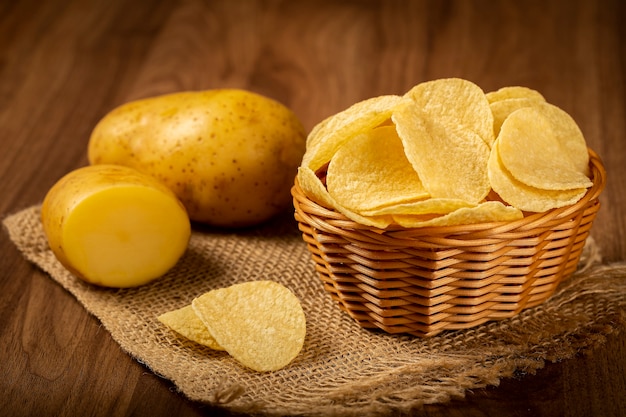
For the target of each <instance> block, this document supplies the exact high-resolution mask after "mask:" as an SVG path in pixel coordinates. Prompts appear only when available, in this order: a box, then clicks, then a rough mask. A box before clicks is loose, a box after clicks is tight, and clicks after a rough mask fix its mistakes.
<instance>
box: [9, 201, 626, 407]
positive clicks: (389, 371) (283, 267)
mask: <svg viewBox="0 0 626 417" xmlns="http://www.w3.org/2000/svg"><path fill="white" fill-rule="evenodd" d="M4 225H5V227H6V230H7V231H8V233H9V236H10V238H11V239H12V241H13V242H14V243H15V245H16V246H17V247H18V248H19V250H20V251H21V252H22V253H23V254H24V256H25V257H26V258H27V259H28V260H29V261H31V262H33V263H35V264H36V265H37V266H39V267H40V268H41V269H42V270H44V271H45V272H47V273H48V274H50V276H51V277H52V279H54V280H55V281H57V282H58V283H59V284H60V285H62V286H63V287H64V288H65V289H67V290H68V291H69V292H70V293H72V294H73V295H74V296H75V297H76V298H77V300H78V301H79V302H80V303H81V304H82V305H83V306H84V307H85V309H87V310H88V311H89V312H90V313H91V314H93V315H94V316H96V317H97V318H98V319H99V320H100V321H101V322H102V324H103V326H104V327H105V328H106V329H107V330H108V331H109V332H110V333H111V335H112V337H113V338H114V339H115V340H116V341H117V342H118V343H119V344H120V346H121V347H122V349H123V350H124V351H126V352H127V353H128V354H129V355H131V356H132V357H134V358H135V359H136V360H137V361H139V362H141V363H142V364H144V365H146V366H147V367H148V368H150V370H152V371H153V372H154V373H156V374H158V375H160V376H162V377H164V378H168V379H169V380H171V381H173V383H174V384H175V385H176V387H177V388H178V389H179V390H180V392H181V393H182V394H184V395H185V396H187V397H188V398H190V399H192V400H197V401H201V402H206V403H210V404H212V405H217V406H220V407H223V408H225V409H229V410H232V411H237V412H246V413H259V414H270V415H338V414H341V415H374V414H380V415H383V414H387V413H390V412H398V411H407V410H409V409H413V408H418V407H420V406H421V405H423V404H432V403H444V402H446V401H449V400H450V399H452V398H459V397H463V395H464V393H465V391H466V390H469V389H476V388H480V387H485V386H488V385H498V383H499V381H500V379H501V378H505V377H512V376H513V377H521V375H523V374H524V373H533V372H534V371H536V370H537V369H539V368H541V367H543V366H544V364H545V361H560V360H563V359H566V358H571V357H572V356H574V355H576V354H577V353H578V352H581V351H585V350H589V349H592V348H594V347H595V346H598V345H599V344H601V343H603V342H604V340H605V337H606V335H607V334H609V333H611V332H615V331H617V330H619V329H620V328H623V326H624V324H625V323H626V318H625V317H626V263H623V262H622V263H615V264H608V265H607V264H603V263H602V262H601V259H600V255H599V253H598V251H597V245H595V244H594V242H593V241H592V240H590V239H589V240H588V242H587V247H586V250H585V253H584V255H583V259H582V261H581V265H580V266H579V270H578V272H577V273H576V274H575V275H574V276H573V277H571V278H570V279H569V280H567V281H565V282H564V283H562V284H561V286H560V287H559V289H558V291H557V293H556V294H555V295H554V296H553V297H552V298H550V299H549V300H548V301H547V302H545V303H544V304H542V305H541V306H539V307H536V308H533V309H530V310H526V311H525V312H523V313H522V314H520V315H519V316H517V317H515V318H513V319H508V320H504V321H499V322H492V323H488V324H485V325H481V326H479V327H476V328H473V329H470V330H465V331H456V332H445V333H442V334H439V335H437V336H434V337H432V338H428V339H420V338H416V337H413V336H406V335H404V336H391V335H388V334H385V333H382V332H375V331H370V330H364V329H362V328H360V327H359V326H358V325H357V324H356V323H355V322H354V321H353V320H352V319H351V318H349V317H348V315H347V314H346V313H343V312H342V311H341V310H339V308H338V307H336V306H335V304H334V302H333V301H332V300H331V299H330V296H329V295H327V294H326V293H325V292H324V290H323V289H322V284H321V281H320V280H319V279H318V278H317V275H316V272H315V270H314V267H313V263H312V260H311V259H310V256H309V253H308V252H307V249H306V245H305V244H304V242H303V241H302V239H301V236H300V234H299V232H298V230H297V227H296V224H295V221H293V219H292V218H290V217H289V216H285V217H284V218H282V219H279V220H277V221H275V222H273V223H270V224H268V225H266V226H264V227H261V228H257V229H254V230H248V231H240V232H232V233H226V232H219V231H214V230H208V229H207V230H199V229H197V228H196V230H195V231H194V233H193V236H192V238H191V242H190V245H189V249H188V251H187V253H186V255H185V256H184V257H183V258H182V259H181V261H180V262H179V263H178V265H177V266H176V267H175V268H174V269H173V270H172V271H170V272H169V273H168V274H167V275H166V276H164V277H163V278H162V279H159V280H157V281H156V282H154V283H152V284H149V285H146V286H143V287H140V288H136V289H129V290H107V289H101V288H96V287H93V286H90V285H87V284H84V283H83V282H81V281H79V280H77V279H76V278H75V277H74V276H72V275H71V274H69V273H68V272H67V271H66V270H65V269H64V268H63V267H62V266H61V265H60V264H59V263H58V262H57V261H56V259H55V258H54V256H53V254H52V252H51V251H50V250H49V248H48V246H47V243H46V240H45V237H44V235H43V231H42V229H41V226H40V223H39V207H38V206H36V207H31V208H28V209H25V210H23V211H20V212H18V213H16V214H13V215H11V216H9V217H6V218H5V219H4ZM259 279H270V280H275V281H278V282H281V283H283V284H285V285H286V286H287V287H289V288H290V289H291V290H292V291H293V292H294V293H295V294H296V295H297V296H298V297H299V298H300V300H301V301H302V305H303V308H304V311H305V314H306V317H307V336H306V340H305V345H304V348H303V350H302V352H301V353H300V355H299V356H298V357H297V358H296V359H295V360H294V362H292V364H291V365H289V366H288V367H286V368H284V369H282V370H280V371H277V372H273V373H257V372H253V371H249V370H247V369H244V368H243V367H242V366H240V365H239V364H238V363H236V362H235V361H234V360H233V359H232V358H231V357H230V356H229V355H228V354H226V353H224V352H216V351H211V350H210V349H208V348H204V347H202V346H199V345H196V344H194V343H192V342H188V341H185V340H183V339H181V338H180V337H178V336H177V335H176V334H174V333H173V332H171V331H170V330H168V329H167V328H165V327H164V326H163V325H162V324H160V323H159V322H158V321H157V316H158V315H159V314H161V313H163V312H165V311H168V310H172V309H175V308H179V307H182V306H184V305H187V304H189V303H190V302H191V300H192V299H193V298H194V297H196V296H198V295H200V294H202V293H203V292H205V291H208V290H210V289H212V288H217V287H225V286H228V285H231V284H234V283H237V282H243V281H250V280H259Z"/></svg>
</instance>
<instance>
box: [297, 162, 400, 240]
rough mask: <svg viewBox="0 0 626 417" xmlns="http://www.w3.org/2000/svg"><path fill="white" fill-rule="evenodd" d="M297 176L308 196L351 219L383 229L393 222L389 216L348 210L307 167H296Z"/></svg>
mask: <svg viewBox="0 0 626 417" xmlns="http://www.w3.org/2000/svg"><path fill="white" fill-rule="evenodd" d="M297 177H298V183H299V184H300V188H301V189H302V192H303V193H304V194H305V195H306V196H307V197H308V198H310V199H311V200H313V201H315V202H316V203H317V204H319V205H321V206H324V207H326V208H329V209H335V210H337V211H338V212H339V213H341V214H343V215H344V216H346V217H347V218H349V219H350V220H352V221H355V222H357V223H360V224H364V225H366V226H372V227H376V228H379V229H384V228H386V227H387V226H389V225H390V224H391V223H392V222H393V219H392V218H391V216H384V215H381V216H369V217H368V216H363V215H360V214H357V213H355V212H353V211H352V210H348V209H347V208H345V207H343V206H342V205H341V204H339V203H337V202H336V201H335V200H334V199H333V198H332V197H331V195H330V194H329V193H328V190H327V189H326V187H325V186H324V184H322V182H321V181H320V179H319V177H318V176H317V175H315V173H314V172H313V171H312V170H311V169H309V168H307V167H300V168H298V175H297Z"/></svg>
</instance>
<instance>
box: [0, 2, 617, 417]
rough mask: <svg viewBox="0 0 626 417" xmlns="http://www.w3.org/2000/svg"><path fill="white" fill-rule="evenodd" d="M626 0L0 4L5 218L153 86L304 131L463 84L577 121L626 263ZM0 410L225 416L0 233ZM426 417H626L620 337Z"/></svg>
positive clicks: (604, 239) (599, 232)
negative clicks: (261, 109) (139, 352)
mask: <svg viewBox="0 0 626 417" xmlns="http://www.w3.org/2000/svg"><path fill="white" fill-rule="evenodd" d="M625 74H626V2H624V1H620V0H562V1H559V0H537V1H531V0H518V1H515V0H511V1H507V0H415V1H410V0H406V1H402V0H387V1H384V0H352V1H332V0H315V1H314V0H302V1H274V0H240V1H238V0H215V1H209V0H206V1H202V0H172V1H151V0H134V1H123V0H74V1H69V0H68V1H63V0H51V1H40V0H0V214H1V215H2V216H3V217H4V216H6V215H7V214H9V213H12V212H15V211H17V210H19V209H22V208H25V207H28V206H31V205H33V204H36V203H39V202H40V201H41V200H42V198H43V196H44V195H45V193H46V191H47V190H48V188H49V187H50V186H51V185H52V184H53V183H54V182H55V181H56V180H57V179H58V178H60V177H61V176H62V175H63V174H65V173H67V172H68V171H70V170H71V169H74V168H77V167H79V166H82V165H85V164H86V162H87V161H86V145H87V140H88V137H89V134H90V131H91V130H92V128H93V127H94V125H95V123H96V122H97V121H98V120H99V119H100V118H101V117H102V116H103V115H104V114H105V113H106V112H108V111H109V110H111V109H112V108H113V107H115V106H117V105H119V104H121V103H123V102H126V101H129V100H133V99H137V98H140V97H146V96H151V95H156V94H160V93H166V92H172V91H178V90H195V89H207V88H217V87H239V88H245V89H249V90H252V91H256V92H259V93H261V94H265V95H267V96H270V97H273V98H275V99H277V100H279V101H281V102H283V103H284V104H286V105H288V106H289V107H291V108H292V109H293V110H294V111H295V112H296V114H297V115H298V116H299V117H300V118H301V120H302V121H303V123H304V124H305V126H306V128H307V129H310V128H311V127H312V126H313V125H314V124H316V123H317V122H318V121H320V120H321V119H323V118H324V117H326V116H328V115H330V114H332V113H335V112H337V111H339V110H342V109H343V108H345V107H347V106H349V105H350V104H352V103H354V102H356V101H358V100H362V99H365V98H368V97H371V96H375V95H380V94H394V93H395V94H402V93H404V92H405V91H406V90H408V89H409V88H410V87H412V86H413V85H415V84H417V83H418V82H421V81H425V80H429V79H435V78H443V77H452V76H455V77H462V78H466V79H469V80H472V81H474V82H475V83H477V84H478V85H480V86H481V87H482V88H483V89H484V90H486V91H489V90H493V89H497V88H499V87H502V86H505V85H524V86H528V87H531V88H535V89H537V90H539V91H540V92H542V93H543V94H544V95H545V96H546V98H547V99H548V100H549V101H550V102H552V103H554V104H556V105H558V106H560V107H561V108H563V109H564V110H566V111H567V112H569V113H570V114H571V115H572V116H573V117H574V118H575V119H576V120H577V121H578V123H579V125H580V128H581V129H582V131H583V132H584V134H585V135H586V138H587V141H588V144H589V146H591V147H592V148H593V149H594V150H596V151H597V152H598V153H599V154H600V155H601V157H602V158H603V160H604V163H605V165H606V168H607V171H608V175H609V183H608V186H607V188H606V191H605V193H604V194H603V196H602V203H603V207H602V210H601V212H600V214H599V217H598V219H597V221H596V224H595V226H594V230H593V235H594V237H595V238H596V240H597V241H598V242H599V243H600V245H601V248H602V251H603V254H604V257H605V260H606V261H618V260H622V261H623V260H625V259H626V239H625V236H626V224H625V219H626V183H625V178H626V126H625V124H626V87H625V83H626V78H625ZM0 410H2V411H1V413H4V414H6V415H12V416H21V415H42V416H43V415H46V416H47V415H57V416H70V415H71V416H79V415H90V416H117V415H133V416H174V415H179V416H199V415H226V413H225V412H223V411H222V410H218V409H213V408H211V407H208V406H205V405H201V404H195V403H192V402H190V401H188V400H186V399H185V398H183V397H182V396H181V395H179V394H177V393H176V392H175V389H174V388H173V386H172V384H170V382H168V381H166V380H163V379H160V378H159V377H158V376H155V375H153V374H152V373H151V372H150V371H149V370H148V369H147V368H145V367H144V366H142V365H141V364H140V363H137V362H136V361H134V360H133V359H132V358H130V357H129V356H128V355H126V354H125V353H124V352H122V351H121V350H120V348H119V346H118V345H117V344H116V343H115V342H114V341H113V340H112V339H111V337H110V336H109V334H108V333H107V331H106V330H105V329H103V328H102V327H101V326H100V324H99V323H98V321H97V320H96V319H94V318H93V317H92V316H90V315H88V314H87V313H86V312H85V310H84V309H83V308H82V307H81V306H80V305H79V304H78V302H77V301H76V300H75V299H74V298H73V297H72V296H70V295H69V294H68V293H67V292H65V291H64V290H63V289H62V288H60V287H59V286H58V285H56V284H55V283H54V282H53V281H52V280H51V279H50V278H49V277H47V276H46V275H45V274H44V273H42V272H41V271H39V270H38V269H36V268H35V267H33V266H32V265H31V264H29V263H27V262H26V261H25V260H24V259H23V258H22V257H21V256H20V254H19V253H18V252H17V250H16V249H15V247H14V246H13V244H12V243H11V242H10V241H9V240H8V238H7V235H6V233H4V232H3V233H2V234H1V235H0ZM414 414H415V415H417V416H444V415H451V416H461V415H463V416H581V417H582V416H619V415H626V332H623V331H622V332H621V333H619V334H613V335H610V336H609V337H608V340H607V342H606V344H605V345H604V346H602V347H600V348H598V349H596V350H594V351H592V352H588V353H585V354H582V353H581V355H579V357H577V358H575V359H572V360H567V361H563V362H561V363H556V364H548V366H546V368H544V369H543V370H541V371H539V372H538V373H537V374H536V375H525V376H523V377H520V378H517V379H510V380H504V381H502V383H501V384H500V386H499V387H493V388H489V389H481V390H477V391H475V392H470V393H468V395H467V398H466V399H463V400H457V401H453V402H452V403H450V404H447V405H433V406H428V407H426V408H425V409H423V410H415V413H414Z"/></svg>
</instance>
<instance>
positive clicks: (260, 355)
mask: <svg viewBox="0 0 626 417" xmlns="http://www.w3.org/2000/svg"><path fill="white" fill-rule="evenodd" d="M191 305H192V306H193V309H194V311H195V312H196V314H197V315H198V317H200V319H201V320H202V322H203V323H204V324H205V325H206V327H207V328H208V329H209V332H210V333H211V335H213V337H214V338H215V340H216V341H217V342H218V344H219V345H220V346H222V347H223V348H224V349H225V350H226V351H227V352H228V353H229V354H230V355H231V356H232V357H233V358H235V359H236V360H237V361H238V362H240V363H241V364H242V365H245V366H247V367H248V368H250V369H253V370H255V371H259V372H266V371H276V370H278V369H281V368H284V367H285V366H287V365H288V364H289V363H290V362H291V361H292V360H293V359H295V357H296V356H297V355H298V353H300V350H302V346H303V345H304V337H305V335H306V319H305V316H304V311H303V310H302V306H301V304H300V301H299V300H298V298H297V297H296V296H295V295H294V294H293V293H292V292H291V291H290V290H289V289H288V288H287V287H285V286H284V285H282V284H279V283H277V282H274V281H250V282H244V283H240V284H235V285H232V286H230V287H226V288H219V289H215V290H211V291H209V292H207V293H204V294H202V295H201V296H199V297H197V298H195V299H194V300H193V301H192V303H191Z"/></svg>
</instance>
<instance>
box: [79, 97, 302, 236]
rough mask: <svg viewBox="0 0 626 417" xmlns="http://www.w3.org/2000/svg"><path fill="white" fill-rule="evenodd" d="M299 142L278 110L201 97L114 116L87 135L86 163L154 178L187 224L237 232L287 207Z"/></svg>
mask: <svg viewBox="0 0 626 417" xmlns="http://www.w3.org/2000/svg"><path fill="white" fill-rule="evenodd" d="M305 141H306V132H305V130H304V128H303V126H302V124H301V123H300V121H299V120H298V118H297V117H296V116H295V114H294V113H293V112H292V111H291V110H290V109H288V108H287V107H285V106H284V105H282V104H280V103H278V102H276V101H274V100H271V99H269V98H267V97H263V96H261V95H258V94H254V93H251V92H248V91H244V90H233V89H223V90H208V91H198V92H181V93H174V94H167V95H163V96H157V97H151V98H147V99H143V100H138V101H134V102H130V103H127V104H124V105H122V106H120V107H118V108H116V109H114V110H113V111H111V112H110V113H109V114H107V115H106V116H105V117H104V118H103V119H102V120H101V121H100V122H99V123H98V125H97V126H96V127H95V129H94V131H93V132H92V135H91V137H90V140H89V149H88V156H89V162H90V163H91V164H118V165H125V166H130V167H133V168H135V169H137V170H139V171H141V172H144V173H147V174H149V175H151V176H153V177H155V178H157V179H158V180H160V181H161V182H163V183H164V184H166V185H167V186H168V187H169V188H170V189H172V190H173V191H174V192H175V193H176V195H177V196H178V198H179V199H180V200H181V201H182V202H183V204H184V205H185V207H186V208H187V212H188V213H189V217H190V218H191V219H192V220H194V221H197V222H201V223H206V224H210V225H214V226H221V227H244V226H251V225H255V224H258V223H261V222H263V221H265V220H268V219H269V218H271V217H273V216H275V215H276V214H278V213H279V212H281V211H283V210H285V209H287V208H288V207H290V206H291V195H290V192H289V190H290V188H291V185H292V183H293V178H294V176H295V175H296V172H297V168H298V166H299V165H300V162H301V160H302V156H303V155H304V150H305Z"/></svg>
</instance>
